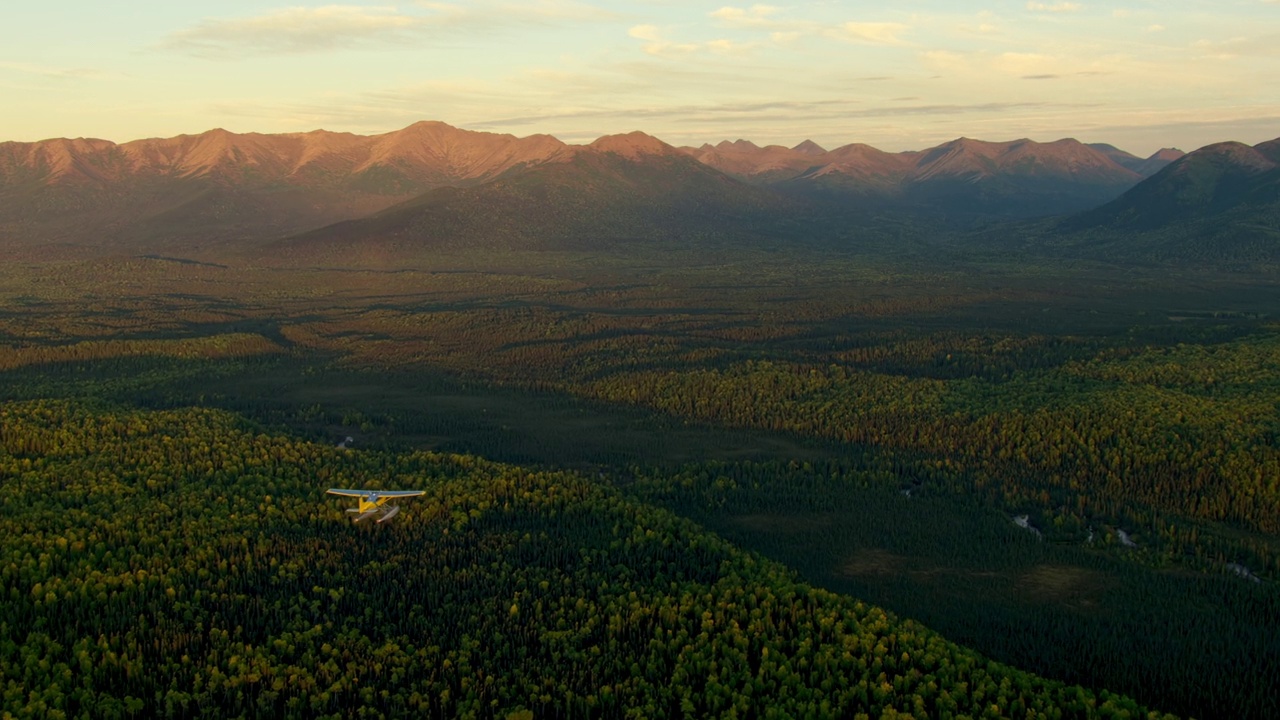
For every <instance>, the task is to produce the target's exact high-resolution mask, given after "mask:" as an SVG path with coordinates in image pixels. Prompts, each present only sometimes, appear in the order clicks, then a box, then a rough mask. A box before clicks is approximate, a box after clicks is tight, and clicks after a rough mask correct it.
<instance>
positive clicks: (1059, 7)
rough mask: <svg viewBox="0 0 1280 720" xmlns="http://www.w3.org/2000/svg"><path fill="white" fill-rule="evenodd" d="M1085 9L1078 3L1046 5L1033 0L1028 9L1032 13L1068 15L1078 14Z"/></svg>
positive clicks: (1028, 4)
mask: <svg viewBox="0 0 1280 720" xmlns="http://www.w3.org/2000/svg"><path fill="white" fill-rule="evenodd" d="M1083 8H1084V6H1083V5H1081V4H1080V3H1076V2H1055V3H1045V2H1037V1H1036V0H1031V2H1028V3H1027V9H1028V10H1030V11H1032V12H1051V13H1068V12H1077V11H1079V10H1082V9H1083Z"/></svg>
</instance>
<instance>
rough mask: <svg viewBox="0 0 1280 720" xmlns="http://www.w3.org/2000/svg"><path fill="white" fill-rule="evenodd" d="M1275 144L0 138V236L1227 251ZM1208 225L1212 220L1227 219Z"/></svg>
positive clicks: (112, 241)
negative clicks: (1044, 238)
mask: <svg viewBox="0 0 1280 720" xmlns="http://www.w3.org/2000/svg"><path fill="white" fill-rule="evenodd" d="M1278 147H1280V145H1278V142H1277V141H1272V142H1269V143H1262V144H1260V145H1257V146H1254V147H1249V146H1246V145H1241V144H1239V143H1222V144H1218V145H1211V146H1209V147H1206V148H1202V149H1201V150H1197V151H1195V152H1193V153H1190V154H1183V153H1182V152H1181V151H1178V150H1173V149H1165V150H1161V151H1159V152H1157V153H1155V154H1153V155H1152V156H1150V157H1147V158H1141V157H1137V156H1134V155H1131V154H1129V153H1126V152H1124V151H1122V150H1120V149H1118V148H1116V147H1114V146H1111V145H1106V144H1084V143H1081V142H1078V141H1076V140H1073V139H1063V140H1058V141H1055V142H1048V143H1039V142H1035V141H1031V140H1025V139H1024V140H1015V141H1009V142H985V141H980V140H973V139H969V138H959V139H956V140H952V141H950V142H947V143H943V144H941V145H939V146H937V147H933V148H929V149H926V150H920V151H912V152H900V153H889V152H884V151H881V150H878V149H876V148H873V147H870V146H868V145H863V144H856V143H855V144H849V145H844V146H841V147H838V148H835V149H832V150H827V149H825V148H823V147H821V146H819V145H818V144H816V143H814V142H812V141H804V142H802V143H800V144H798V145H796V146H794V147H790V148H788V147H783V146H777V145H770V146H766V147H760V146H758V145H756V144H754V143H751V142H749V141H747V140H735V141H728V140H726V141H723V142H720V143H718V144H716V145H710V144H706V145H702V146H701V147H696V148H695V147H682V148H677V147H673V146H671V145H668V144H667V143H664V142H662V141H661V140H658V139H657V138H654V137H652V136H650V135H646V134H644V133H641V132H633V133H629V134H625V135H611V136H605V137H602V138H600V139H598V140H596V141H595V142H593V143H591V144H588V145H568V144H565V143H563V142H561V141H559V140H557V139H556V138H554V137H551V136H548V135H533V136H529V137H524V138H517V137H515V136H512V135H504V134H496V133H486V132H474V131H468V130H461V129H458V128H454V127H451V126H449V125H446V124H444V123H440V122H419V123H415V124H413V125H410V126H409V127H407V128H404V129H403V130H398V131H395V132H391V133H385V134H381V135H369V136H362V135H353V134H349V133H333V132H326V131H323V130H318V131H314V132H309V133H295V134H280V135H266V134H257V133H249V134H235V133H230V132H227V131H225V130H211V131H209V132H206V133H202V134H199V135H181V136H178V137H174V138H163V139H146V140H136V141H132V142H128V143H123V144H116V143H112V142H109V141H105V140H91V139H74V140H71V139H54V140H46V141H41V142H34V143H18V142H6V143H0V241H3V242H4V243H5V244H8V245H23V244H26V245H27V246H28V247H30V246H58V245H63V246H71V247H86V246H97V247H99V248H101V249H104V250H125V251H139V250H146V249H151V250H168V249H173V248H187V249H192V248H197V247H204V248H206V249H208V248H211V247H218V246H239V247H244V246H259V247H264V245H263V243H265V242H266V241H282V242H283V243H284V244H285V246H288V247H290V248H293V249H294V250H295V251H296V250H298V249H299V248H303V247H326V246H333V247H336V246H341V245H344V244H349V243H351V242H354V241H357V240H368V241H373V240H376V241H379V242H382V243H384V244H390V246H397V245H405V244H411V245H421V246H427V247H453V248H463V247H480V248H517V247H518V248H542V249H551V248H570V247H573V248H576V247H599V246H601V245H602V244H609V243H614V244H616V243H627V242H634V241H652V240H657V239H666V240H675V241H679V242H691V241H696V240H697V239H699V238H702V239H707V238H712V239H715V238H720V239H726V240H728V239H737V240H743V239H750V238H758V239H762V240H763V239H768V238H773V239H777V238H782V237H786V236H788V235H790V236H805V237H812V236H833V237H835V236H843V235H842V233H844V230H842V229H846V230H847V229H848V228H851V227H869V226H871V225H873V224H875V223H877V222H882V221H883V220H884V219H885V218H886V217H892V218H895V219H898V220H900V219H902V218H908V219H910V220H909V222H915V221H916V220H917V219H919V218H924V219H925V222H927V223H931V227H949V228H953V229H954V228H963V227H970V226H973V225H974V224H987V225H990V223H992V222H999V221H1009V220H1020V219H1027V218H1036V217H1046V216H1064V217H1065V218H1066V219H1064V220H1062V221H1058V222H1057V223H1056V224H1055V225H1053V227H1054V233H1055V234H1056V235H1055V237H1059V238H1065V240H1062V241H1061V242H1060V243H1059V244H1063V245H1067V246H1072V247H1083V246H1087V245H1090V244H1091V243H1092V244H1095V245H1098V244H1101V245H1106V246H1108V247H1111V246H1114V245H1115V242H1116V239H1117V238H1120V237H1122V236H1127V235H1135V236H1141V237H1146V238H1147V240H1148V241H1150V240H1151V238H1152V237H1155V236H1161V237H1163V236H1164V235H1167V234H1168V233H1167V232H1166V230H1167V228H1168V227H1170V224H1171V223H1173V224H1175V225H1176V229H1177V233H1176V234H1178V236H1179V237H1181V238H1182V240H1179V241H1178V242H1177V243H1175V245H1176V247H1175V249H1174V252H1175V254H1176V253H1177V252H1184V251H1191V250H1192V249H1194V247H1193V246H1196V243H1200V242H1201V241H1202V240H1204V238H1206V237H1208V238H1210V240H1208V242H1210V244H1211V245H1213V244H1214V243H1217V244H1221V243H1222V242H1231V243H1235V244H1236V245H1241V247H1243V248H1245V249H1244V250H1240V251H1239V252H1237V251H1236V250H1233V251H1231V252H1229V253H1228V254H1229V255H1232V254H1234V255H1238V254H1239V253H1240V252H1244V253H1245V255H1251V256H1253V255H1258V253H1259V252H1260V251H1259V249H1258V248H1259V247H1261V252H1262V255H1267V254H1268V253H1270V252H1271V251H1270V250H1268V248H1269V247H1270V245H1269V243H1270V244H1274V243H1273V242H1272V241H1273V240H1274V234H1275V227H1276V225H1275V223H1274V222H1273V219H1274V215H1275V212H1274V210H1275V206H1276V203H1277V199H1276V197H1277V188H1278V187H1280V180H1277V170H1276V168H1277V163H1278V162H1280V150H1278ZM1268 218H1272V219H1268ZM1224 219H1225V220H1224ZM1224 222H1225V224H1224ZM1223 227H1230V228H1234V229H1233V230H1232V234H1231V235H1230V237H1229V238H1228V237H1227V236H1225V235H1224V234H1223V233H1222V232H1221V228H1223ZM1242 233H1243V235H1244V236H1247V237H1246V239H1245V240H1244V241H1240V240H1239V237H1240V236H1241V234H1242ZM1213 238H1217V239H1216V240H1215V239H1213ZM1232 238H1234V239H1232ZM1144 242H1145V241H1144ZM1242 243H1243V245H1242ZM1259 243H1261V245H1259ZM1049 244H1053V241H1051V242H1050V243H1049ZM272 247H278V246H276V245H273V246H272ZM1214 247H1216V245H1214ZM1179 248H1181V249H1179ZM1250 248H1252V249H1250ZM1113 249H1114V248H1113ZM1202 250H1203V248H1199V249H1194V251H1193V252H1192V254H1203V253H1202V252H1201V251H1202ZM1237 250H1239V249H1237ZM1142 252H1147V250H1143V251H1142ZM1157 254H1158V253H1157Z"/></svg>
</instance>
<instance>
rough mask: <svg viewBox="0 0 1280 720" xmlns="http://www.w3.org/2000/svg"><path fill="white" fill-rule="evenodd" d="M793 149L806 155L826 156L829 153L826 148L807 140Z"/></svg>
mask: <svg viewBox="0 0 1280 720" xmlns="http://www.w3.org/2000/svg"><path fill="white" fill-rule="evenodd" d="M791 149H792V150H794V151H795V152H798V153H801V154H804V155H825V154H826V152H827V149H826V148H824V147H822V146H821V145H819V144H818V143H816V142H814V141H812V140H805V141H804V142H802V143H800V144H799V145H796V146H795V147H793V148H791Z"/></svg>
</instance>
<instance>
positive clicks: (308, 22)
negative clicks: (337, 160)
mask: <svg viewBox="0 0 1280 720" xmlns="http://www.w3.org/2000/svg"><path fill="white" fill-rule="evenodd" d="M433 9H434V11H435V15H433V16H422V15H407V14H404V13H401V12H399V11H397V10H396V9H395V8H393V7H363V6H355V5H326V6H324V7H316V8H305V7H293V8H287V9H284V10H277V11H276V12H273V13H269V14H266V15H258V16H256V17H247V18H232V19H210V20H205V21H203V22H201V23H199V24H198V25H196V26H195V27H191V28H187V29H185V30H179V31H178V32H175V33H173V34H171V35H169V36H168V37H167V38H165V39H164V40H163V41H162V42H161V43H160V46H161V47H162V48H166V49H170V50H178V51H180V52H185V53H188V54H191V55H198V56H205V57H222V56H234V55H240V54H244V53H250V54H266V55H270V54H291V53H307V52H318V51H325V50H334V49H340V48H350V47H356V46H359V45H362V44H368V43H371V42H378V43H385V42H405V41H407V40H409V38H410V33H411V31H414V30H417V29H420V28H421V27H422V26H423V25H424V24H426V23H428V22H431V21H436V22H438V21H439V19H441V18H446V17H448V16H449V15H450V14H451V13H452V10H451V6H437V7H436V8H433Z"/></svg>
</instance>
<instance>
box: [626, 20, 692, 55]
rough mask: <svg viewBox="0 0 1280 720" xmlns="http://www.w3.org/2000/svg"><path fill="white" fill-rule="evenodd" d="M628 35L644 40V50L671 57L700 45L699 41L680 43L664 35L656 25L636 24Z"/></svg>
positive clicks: (687, 52)
mask: <svg viewBox="0 0 1280 720" xmlns="http://www.w3.org/2000/svg"><path fill="white" fill-rule="evenodd" d="M627 35H628V36H630V37H633V38H635V39H636V40H641V41H643V42H644V46H643V47H644V51H645V52H647V53H649V54H650V55H656V56H659V57H670V56H672V55H688V54H689V53H692V52H696V51H697V50H698V48H699V47H700V46H699V45H698V44H697V43H680V42H673V41H671V40H667V39H665V38H663V37H662V33H661V31H659V30H658V28H657V27H656V26H654V25H636V26H634V27H632V28H631V29H630V30H628V31H627Z"/></svg>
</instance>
